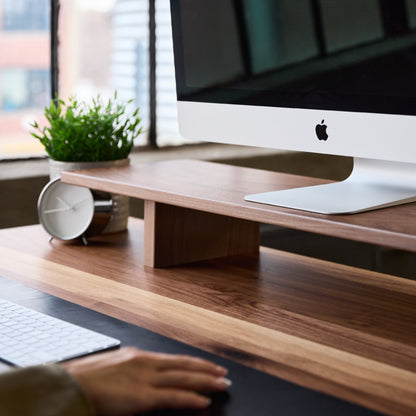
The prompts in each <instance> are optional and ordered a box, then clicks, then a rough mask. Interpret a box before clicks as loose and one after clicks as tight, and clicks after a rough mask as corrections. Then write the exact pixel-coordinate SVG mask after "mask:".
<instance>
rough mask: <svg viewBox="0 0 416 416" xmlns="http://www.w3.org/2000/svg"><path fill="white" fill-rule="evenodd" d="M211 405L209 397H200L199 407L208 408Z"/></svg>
mask: <svg viewBox="0 0 416 416" xmlns="http://www.w3.org/2000/svg"><path fill="white" fill-rule="evenodd" d="M211 403H212V400H211V399H210V398H209V397H205V396H201V405H202V406H204V407H208V406H209V405H210V404H211Z"/></svg>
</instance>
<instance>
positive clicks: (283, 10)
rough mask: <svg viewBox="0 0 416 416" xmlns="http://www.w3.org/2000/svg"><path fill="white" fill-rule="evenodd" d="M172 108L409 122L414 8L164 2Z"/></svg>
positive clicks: (307, 0) (282, 1) (377, 0)
mask: <svg viewBox="0 0 416 416" xmlns="http://www.w3.org/2000/svg"><path fill="white" fill-rule="evenodd" d="M171 10H172V16H173V21H174V25H173V36H174V48H175V66H176V77H177V92H178V99H179V100H184V101H203V102H213V103H230V104H249V105H262V106H278V107H291V108H310V109H326V110H341V111H359V112H375V113H387V114H389V113H390V114H408V115H416V0H171Z"/></svg>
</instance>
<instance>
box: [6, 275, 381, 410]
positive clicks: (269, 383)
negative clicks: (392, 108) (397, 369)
mask: <svg viewBox="0 0 416 416" xmlns="http://www.w3.org/2000/svg"><path fill="white" fill-rule="evenodd" d="M0 297H1V298H4V299H8V300H11V301H14V302H16V303H18V304H21V305H23V306H26V307H29V308H32V309H34V310H38V311H40V312H43V313H46V314H48V315H51V316H55V317H57V318H60V319H64V320H67V321H69V322H72V323H74V324H78V325H81V326H84V327H86V328H89V329H92V330H95V331H98V332H102V333H104V334H107V335H110V336H112V337H115V338H118V339H120V340H121V342H122V345H134V346H136V347H139V348H141V349H144V350H152V351H161V352H167V353H180V354H190V355H195V356H199V357H203V358H206V359H209V360H212V361H215V362H216V363H218V364H220V365H223V366H226V367H227V368H228V369H229V375H228V377H229V378H230V379H231V380H232V382H233V384H232V386H231V387H230V388H229V392H228V393H227V394H218V395H214V396H212V398H213V404H212V405H211V407H210V408H209V409H207V410H204V411H164V412H153V413H151V415H152V416H162V415H163V416H168V415H169V416H171V415H172V416H173V415H175V416H214V415H215V416H274V415H276V416H277V415H278V416H288V415H290V416H300V415H301V416H310V415H319V416H326V415H328V416H334V415H337V416H343V415H345V416H347V415H348V416H355V415H357V416H358V415H359V416H364V415H366V416H367V415H368V416H370V415H376V414H377V413H375V412H373V411H370V410H368V409H365V408H363V407H359V406H356V405H353V404H351V403H348V402H345V401H343V400H339V399H337V398H334V397H331V396H328V395H326V394H322V393H319V392H316V391H314V390H310V389H307V388H303V387H300V386H297V385H295V384H293V383H289V382H287V381H284V380H281V379H279V378H276V377H273V376H270V375H268V374H266V373H262V372H259V371H257V370H254V369H252V368H249V367H246V366H243V365H241V364H238V363H235V362H232V361H230V360H226V359H224V358H221V357H219V356H215V355H212V354H209V353H207V352H205V351H202V350H199V349H197V348H194V347H191V346H189V345H186V344H183V343H180V342H177V341H174V340H172V339H169V338H166V337H164V336H161V335H159V334H156V333H154V332H151V331H149V330H146V329H144V328H140V327H138V326H135V325H131V324H128V323H126V322H123V321H120V320H118V319H115V318H111V317H109V316H106V315H103V314H100V313H98V312H95V311H92V310H90V309H87V308H84V307H81V306H79V305H76V304H73V303H70V302H67V301H64V300H62V299H59V298H57V297H54V296H51V295H48V294H46V293H43V292H40V291H38V290H35V289H32V288H29V287H27V286H23V285H21V284H20V283H17V282H15V281H12V280H9V279H6V278H3V277H0ZM259 342H260V341H259ZM148 416H150V414H148Z"/></svg>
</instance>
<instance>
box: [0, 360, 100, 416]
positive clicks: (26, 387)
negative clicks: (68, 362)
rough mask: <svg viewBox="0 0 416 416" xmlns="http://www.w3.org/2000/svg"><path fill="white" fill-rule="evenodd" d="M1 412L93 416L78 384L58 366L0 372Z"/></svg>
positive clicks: (14, 415)
mask: <svg viewBox="0 0 416 416" xmlns="http://www.w3.org/2000/svg"><path fill="white" fill-rule="evenodd" d="M0 415H8V416H93V415H95V412H94V409H93V407H92V405H91V403H90V402H89V400H88V398H87V396H86V395H85V393H84V391H83V390H82V389H81V387H80V385H79V384H78V383H77V382H76V381H75V380H74V379H73V378H72V377H71V376H70V375H69V374H68V373H67V372H66V371H65V370H64V369H63V368H61V367H60V366H58V365H50V366H37V367H30V368H25V369H17V370H11V371H8V372H6V373H2V374H0Z"/></svg>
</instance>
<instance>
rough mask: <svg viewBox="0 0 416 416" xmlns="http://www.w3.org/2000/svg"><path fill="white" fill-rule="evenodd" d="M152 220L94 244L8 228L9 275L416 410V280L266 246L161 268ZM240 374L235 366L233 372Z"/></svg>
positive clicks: (242, 357) (290, 376) (4, 259)
mask: <svg viewBox="0 0 416 416" xmlns="http://www.w3.org/2000/svg"><path fill="white" fill-rule="evenodd" d="M143 230H144V225H143V222H142V221H139V220H133V219H130V220H129V231H128V232H126V233H121V234H116V235H107V236H101V237H97V238H95V239H92V240H91V241H90V244H89V245H88V246H82V245H79V244H74V243H62V242H59V241H52V243H51V244H49V243H48V236H47V234H46V233H45V232H44V231H43V229H41V227H39V226H33V227H21V228H16V229H5V230H0V274H2V275H3V276H6V277H11V278H14V279H16V280H19V281H21V282H23V283H26V284H28V285H30V286H33V287H36V288H38V289H41V290H45V291H46V292H49V293H52V294H54V295H56V296H60V297H62V298H64V299H67V300H70V301H74V302H76V303H79V304H81V305H83V306H87V307H90V308H92V309H95V310H98V311H100V312H103V313H107V314H109V315H112V316H115V317H117V318H120V319H124V320H126V321H128V322H132V323H135V324H138V325H141V326H143V327H146V328H148V329H151V330H153V331H156V332H159V333H161V334H164V335H167V336H170V337H172V338H175V339H178V340H180V341H184V342H187V343H190V344H192V345H195V346H197V347H200V348H203V349H205V350H208V351H211V352H214V353H217V354H220V355H223V356H226V357H228V358H231V359H234V360H237V361H240V362H243V363H245V364H247V365H250V366H253V367H255V368H258V369H260V370H263V371H266V372H269V373H271V374H274V375H277V376H279V377H282V378H285V379H287V380H290V381H294V382H296V383H299V384H302V385H305V386H307V387H310V388H314V389H318V390H321V391H324V392H327V393H329V394H333V395H336V396H338V397H341V398H344V399H346V400H350V401H353V402H356V403H359V404H361V405H364V406H368V407H370V408H373V409H375V410H379V411H381V412H385V413H387V414H394V415H413V414H415V412H416V310H415V308H414V305H415V304H416V282H413V281H409V280H405V279H400V278H395V277H392V276H387V275H382V274H378V273H374V272H369V271H363V270H359V269H356V268H352V267H347V266H342V265H337V264H333V263H329V262H325V261H320V260H315V259H311V258H307V257H303V256H299V255H294V254H289V253H283V252H279V251H275V250H270V249H264V248H261V250H260V255H259V256H236V257H232V258H230V259H228V260H224V259H222V260H215V261H213V260H211V261H205V262H199V263H195V264H192V265H187V266H181V267H171V268H169V269H153V268H149V267H144V265H143V247H144V245H143ZM231 376H232V375H231Z"/></svg>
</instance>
